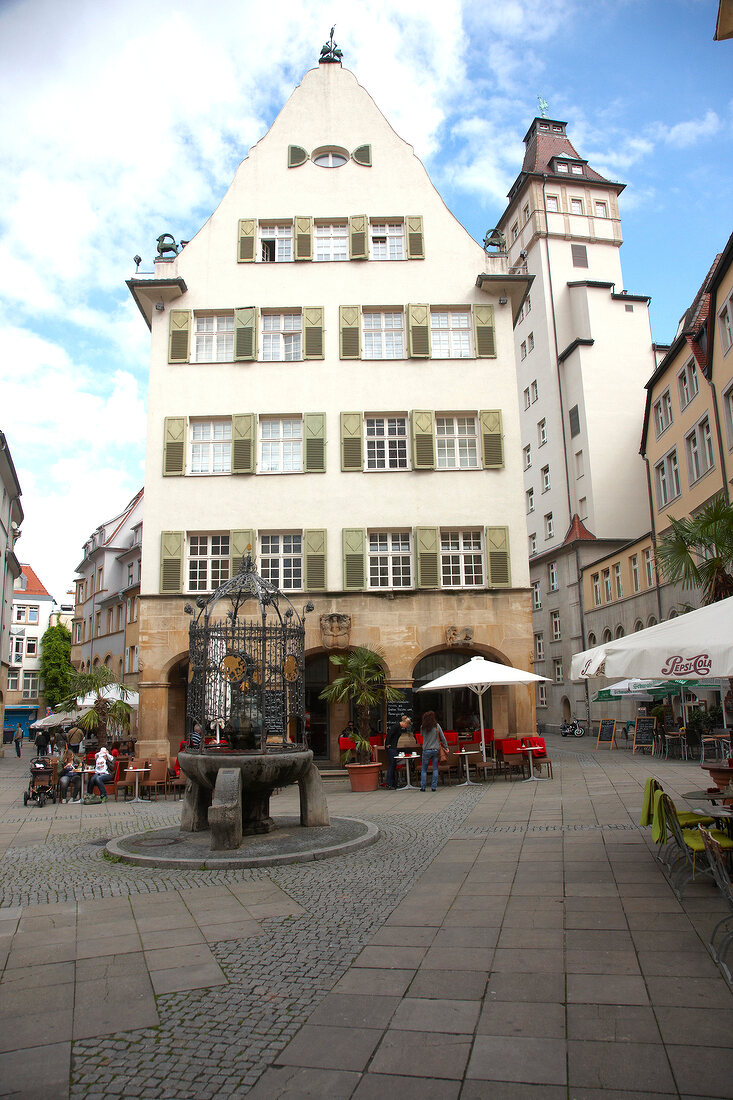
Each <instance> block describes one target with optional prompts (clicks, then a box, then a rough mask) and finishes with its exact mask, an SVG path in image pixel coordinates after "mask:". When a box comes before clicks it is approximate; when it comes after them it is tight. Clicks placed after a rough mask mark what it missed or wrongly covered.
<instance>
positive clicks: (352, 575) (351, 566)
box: [342, 527, 366, 592]
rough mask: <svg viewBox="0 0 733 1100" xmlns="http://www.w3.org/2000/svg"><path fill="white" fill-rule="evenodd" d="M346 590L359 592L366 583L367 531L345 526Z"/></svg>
mask: <svg viewBox="0 0 733 1100" xmlns="http://www.w3.org/2000/svg"><path fill="white" fill-rule="evenodd" d="M342 539H343V551H344V563H343V564H344V592H359V591H361V589H362V588H364V587H365V585H366V560H365V559H366V531H363V530H361V529H360V528H358V527H344V529H343V531H342Z"/></svg>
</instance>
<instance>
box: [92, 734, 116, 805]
mask: <svg viewBox="0 0 733 1100" xmlns="http://www.w3.org/2000/svg"><path fill="white" fill-rule="evenodd" d="M114 767H115V758H114V756H113V755H112V753H111V752H110V751H109V749H107V747H106V746H105V745H102V747H101V749H100V750H99V752H98V753H97V755H96V756H95V758H94V771H93V772H92V775H91V777H90V779H89V783H88V785H87V794H94V788H95V787H96V788H97V790H98V791H99V797H100V798H101V799H102V802H106V801H107V788H106V787H105V783H111V782H112V778H113V775H114ZM110 769H112V770H111V771H110Z"/></svg>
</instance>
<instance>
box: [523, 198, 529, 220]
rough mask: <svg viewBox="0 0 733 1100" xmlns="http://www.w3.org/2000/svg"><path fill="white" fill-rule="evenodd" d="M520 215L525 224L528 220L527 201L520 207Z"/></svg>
mask: <svg viewBox="0 0 733 1100" xmlns="http://www.w3.org/2000/svg"><path fill="white" fill-rule="evenodd" d="M522 217H523V219H524V224H525V225H526V224H527V222H528V221H529V203H528V202H527V203H525V204H524V206H523V207H522Z"/></svg>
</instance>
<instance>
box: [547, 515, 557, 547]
mask: <svg viewBox="0 0 733 1100" xmlns="http://www.w3.org/2000/svg"><path fill="white" fill-rule="evenodd" d="M554 537H555V523H554V520H553V518H552V512H546V513H545V541H547V540H548V539H552V538H554Z"/></svg>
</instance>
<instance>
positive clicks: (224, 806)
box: [209, 768, 242, 852]
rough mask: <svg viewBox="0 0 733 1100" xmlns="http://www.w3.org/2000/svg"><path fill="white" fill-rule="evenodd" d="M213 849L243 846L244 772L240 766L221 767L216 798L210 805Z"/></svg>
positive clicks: (219, 849) (222, 849)
mask: <svg viewBox="0 0 733 1100" xmlns="http://www.w3.org/2000/svg"><path fill="white" fill-rule="evenodd" d="M209 826H210V828H211V850H212V851H213V852H222V851H230V850H233V849H235V848H241V846H242V773H241V771H240V770H239V768H220V769H219V772H218V773H217V776H216V786H215V787H214V798H213V801H212V803H211V805H210V806H209Z"/></svg>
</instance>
